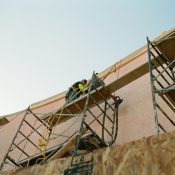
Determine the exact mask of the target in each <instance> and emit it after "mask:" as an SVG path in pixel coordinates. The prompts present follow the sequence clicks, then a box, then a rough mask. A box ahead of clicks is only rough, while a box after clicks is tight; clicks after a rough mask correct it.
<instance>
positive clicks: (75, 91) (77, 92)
mask: <svg viewBox="0 0 175 175" xmlns="http://www.w3.org/2000/svg"><path fill="white" fill-rule="evenodd" d="M87 84H88V83H87V80H86V79H83V80H81V81H77V82H76V83H74V84H73V85H72V86H71V87H70V88H69V90H68V92H67V94H66V96H65V100H66V101H67V102H71V101H73V100H75V99H77V98H79V97H80V96H81V95H84V94H85V93H86V92H87V90H86V88H87Z"/></svg>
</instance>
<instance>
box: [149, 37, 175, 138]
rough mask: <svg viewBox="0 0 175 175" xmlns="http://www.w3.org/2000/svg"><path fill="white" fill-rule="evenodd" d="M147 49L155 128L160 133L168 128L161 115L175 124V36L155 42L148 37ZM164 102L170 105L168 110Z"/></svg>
mask: <svg viewBox="0 0 175 175" xmlns="http://www.w3.org/2000/svg"><path fill="white" fill-rule="evenodd" d="M147 49H148V65H149V72H150V83H151V91H152V100H153V109H154V120H155V128H156V134H157V135H159V133H160V131H162V132H167V130H168V128H166V127H167V126H166V125H165V123H163V122H162V123H161V120H160V115H162V116H164V117H165V119H166V121H167V122H168V123H169V126H172V127H174V126H175V121H174V117H175V116H174V114H175V36H171V37H168V38H165V39H162V40H160V41H159V42H154V43H153V42H151V41H150V40H149V38H148V37H147ZM162 104H166V105H167V106H168V110H167V111H166V110H165V108H164V106H163V105H162ZM164 125H165V126H164Z"/></svg>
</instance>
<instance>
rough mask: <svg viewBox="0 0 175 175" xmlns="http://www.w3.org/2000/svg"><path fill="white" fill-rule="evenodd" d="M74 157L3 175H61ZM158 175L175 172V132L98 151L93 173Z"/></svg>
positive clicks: (3, 174)
mask: <svg viewBox="0 0 175 175" xmlns="http://www.w3.org/2000/svg"><path fill="white" fill-rule="evenodd" d="M89 155H90V154H89ZM89 155H86V157H88V156H89ZM70 160H71V159H70V158H67V159H61V160H54V161H50V162H49V163H47V164H45V165H35V166H32V167H27V168H24V169H18V170H15V171H11V172H3V173H0V175H24V174H25V175H39V174H42V175H58V174H60V175H61V174H63V172H64V169H66V168H67V167H68V165H69V164H70ZM156 174H162V175H173V174H175V132H171V133H168V134H162V135H160V136H151V137H149V138H143V139H142V140H138V141H134V142H130V143H127V144H125V145H119V146H113V147H110V148H105V149H100V150H97V151H96V152H94V168H93V175H156Z"/></svg>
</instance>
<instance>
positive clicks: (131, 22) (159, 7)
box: [0, 0, 175, 116]
mask: <svg viewBox="0 0 175 175" xmlns="http://www.w3.org/2000/svg"><path fill="white" fill-rule="evenodd" d="M173 27H175V1H174V0H132V1H131V0H120V1H119V0H47V1H46V0H30V1H29V0H28V1H27V0H0V80H1V88H0V116H1V115H4V114H9V113H13V112H16V111H19V110H22V109H24V108H26V107H28V106H29V105H30V104H31V103H34V102H37V101H40V100H42V99H45V98H47V97H50V96H53V95H55V94H57V93H59V92H62V91H64V90H66V89H67V88H68V87H69V86H70V85H71V84H72V83H74V82H75V81H78V80H81V79H83V78H87V79H89V78H90V76H91V74H92V72H93V70H95V71H96V72H101V71H102V70H104V69H106V68H107V67H109V66H110V65H112V64H114V63H115V62H117V61H118V60H119V59H121V58H123V57H125V56H127V55H128V54H130V53H131V52H133V51H134V50H136V49H138V48H139V47H141V46H143V45H144V44H145V43H146V39H145V38H146V36H147V35H148V36H149V37H150V39H153V38H155V37H156V36H158V35H159V34H160V33H161V32H163V31H166V30H169V29H171V28H173Z"/></svg>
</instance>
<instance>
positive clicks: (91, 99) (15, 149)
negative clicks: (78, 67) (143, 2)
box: [0, 73, 123, 174]
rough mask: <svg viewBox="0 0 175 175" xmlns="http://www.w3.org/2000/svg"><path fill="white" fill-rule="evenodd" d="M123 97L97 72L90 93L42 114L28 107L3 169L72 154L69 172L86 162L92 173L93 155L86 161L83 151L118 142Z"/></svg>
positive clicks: (3, 162) (89, 89) (2, 166)
mask: <svg viewBox="0 0 175 175" xmlns="http://www.w3.org/2000/svg"><path fill="white" fill-rule="evenodd" d="M122 101H123V100H122V99H120V97H118V96H117V97H114V96H112V95H111V93H110V92H109V90H108V89H107V88H106V86H105V84H104V83H103V81H102V80H100V79H99V78H98V77H97V75H96V74H95V73H93V75H92V78H91V80H90V82H89V86H88V93H87V94H86V95H84V96H82V97H80V98H78V99H76V100H74V101H71V102H70V101H67V102H65V103H64V105H63V106H61V107H60V108H58V109H56V110H55V111H52V112H49V113H47V114H38V113H37V112H35V111H34V110H32V109H30V107H29V108H27V109H26V110H25V113H24V114H23V117H22V120H21V123H20V124H19V127H18V129H17V131H16V134H15V136H14V138H13V140H12V143H11V145H10V147H9V149H8V151H7V153H6V154H5V156H4V159H3V161H2V163H1V165H0V170H3V169H5V168H6V167H9V166H12V167H13V168H14V167H16V168H18V167H26V166H30V165H34V164H44V163H46V162H47V161H49V160H54V159H58V158H62V157H67V156H72V161H71V166H70V167H69V168H68V170H66V171H65V174H66V173H68V174H70V172H71V171H72V167H76V169H77V170H78V172H79V171H80V169H82V165H83V169H84V168H85V167H87V166H88V167H89V168H87V169H88V172H89V173H90V172H91V171H92V167H93V166H92V165H93V156H92V157H91V158H90V159H89V160H88V161H84V158H83V155H84V154H86V153H89V152H91V153H92V152H93V150H95V149H98V148H102V147H107V146H110V145H112V144H113V143H114V142H115V140H116V138H117V132H118V108H119V105H120V104H121V103H122ZM63 128H65V129H64V130H63ZM78 156H81V159H80V160H79V163H78V164H77V163H76V165H75V163H74V162H75V161H74V160H75V159H76V158H77V157H78ZM87 162H88V163H87ZM84 165H85V166H84ZM86 165H87V166H86ZM77 167H79V168H77ZM74 171H75V170H74V168H73V172H74Z"/></svg>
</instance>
